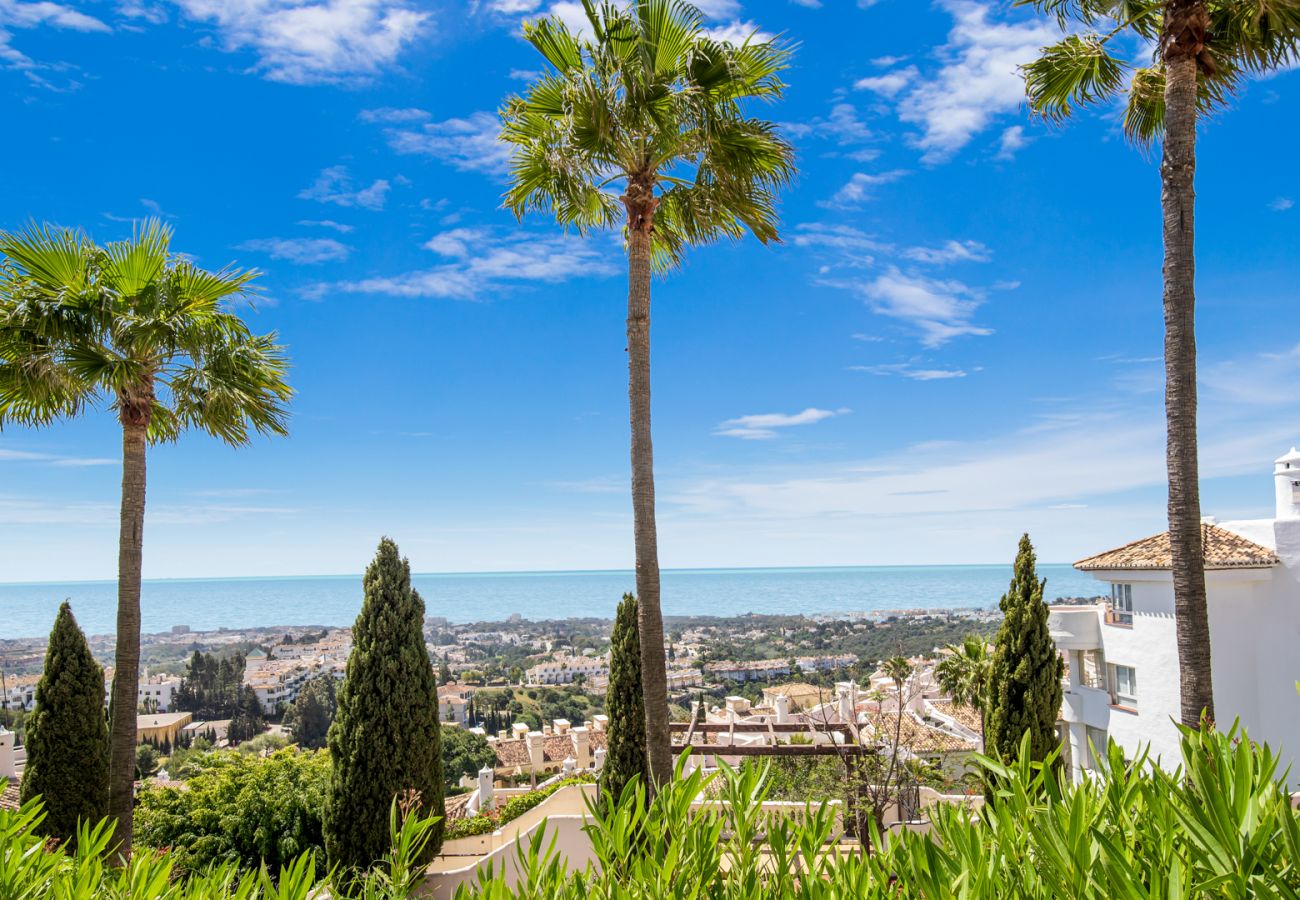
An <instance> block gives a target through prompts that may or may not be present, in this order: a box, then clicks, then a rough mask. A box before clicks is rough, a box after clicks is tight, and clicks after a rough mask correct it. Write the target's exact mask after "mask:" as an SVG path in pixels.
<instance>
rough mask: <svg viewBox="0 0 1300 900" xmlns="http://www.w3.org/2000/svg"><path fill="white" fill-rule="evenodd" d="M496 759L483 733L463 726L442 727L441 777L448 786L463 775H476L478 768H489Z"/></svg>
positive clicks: (471, 776) (494, 752)
mask: <svg viewBox="0 0 1300 900" xmlns="http://www.w3.org/2000/svg"><path fill="white" fill-rule="evenodd" d="M496 759H497V754H496V751H495V750H493V749H492V745H491V744H489V743H488V742H487V738H485V737H483V735H481V734H474V733H472V732H469V731H466V730H465V729H464V728H444V729H442V777H443V778H444V779H445V780H446V782H447V785H448V786H449V787H450V786H451V785H454V784H456V783H457V782H458V781H460V779H461V776H463V775H468V776H469V777H470V778H474V777H476V776H477V775H478V773H479V770H480V769H483V768H490V767H491V766H492V765H494V764H495V763H496Z"/></svg>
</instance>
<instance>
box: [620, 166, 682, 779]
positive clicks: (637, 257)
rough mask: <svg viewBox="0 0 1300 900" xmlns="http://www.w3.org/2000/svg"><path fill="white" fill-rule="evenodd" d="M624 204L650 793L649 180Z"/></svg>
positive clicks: (664, 676)
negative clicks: (626, 233)
mask: <svg viewBox="0 0 1300 900" xmlns="http://www.w3.org/2000/svg"><path fill="white" fill-rule="evenodd" d="M623 202H624V204H625V205H626V207H627V211H628V290H627V373H628V378H627V394H628V405H629V408H630V416H631V423H632V525H633V532H634V538H635V543H636V595H637V632H638V636H639V637H640V639H641V686H642V691H643V694H644V697H645V719H646V727H645V736H646V758H647V761H648V762H649V764H650V780H651V781H652V782H653V784H652V785H651V786H650V787H651V789H653V787H654V785H658V784H664V783H666V782H667V781H668V780H669V779H670V778H671V777H672V768H673V756H672V746H671V738H670V735H669V731H668V672H667V661H666V660H665V658H664V619H663V612H662V611H661V609H660V607H659V540H658V533H657V531H656V528H655V475H654V448H653V445H652V442H651V439H650V235H651V231H652V229H653V227H654V226H653V223H654V208H655V205H656V203H657V201H656V200H655V198H654V183H653V181H650V182H636V181H634V182H632V183H629V185H628V189H627V194H626V195H625V196H624V198H623Z"/></svg>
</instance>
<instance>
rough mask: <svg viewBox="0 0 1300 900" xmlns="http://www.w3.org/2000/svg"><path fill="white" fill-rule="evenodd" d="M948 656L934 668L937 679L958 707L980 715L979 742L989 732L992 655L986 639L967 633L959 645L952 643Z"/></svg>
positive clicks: (948, 648) (948, 649) (948, 647)
mask: <svg viewBox="0 0 1300 900" xmlns="http://www.w3.org/2000/svg"><path fill="white" fill-rule="evenodd" d="M946 649H947V651H948V655H947V656H945V657H944V658H943V659H941V660H940V661H939V664H938V665H937V666H935V667H934V677H935V679H936V680H937V681H938V682H939V687H941V688H943V690H945V691H946V692H947V693H948V696H949V697H951V698H952V702H953V703H955V704H957V705H958V706H969V707H970V708H971V709H973V710H975V711H976V712H978V713H979V714H980V741H981V743H982V742H983V740H984V733H985V731H986V730H987V725H988V723H987V721H986V719H987V716H988V692H989V679H990V677H991V676H992V673H993V654H992V653H990V652H989V645H988V643H987V642H985V640H984V638H982V637H980V636H979V635H977V634H968V635H966V637H964V638H962V641H961V643H960V644H949V645H948V646H947V648H946Z"/></svg>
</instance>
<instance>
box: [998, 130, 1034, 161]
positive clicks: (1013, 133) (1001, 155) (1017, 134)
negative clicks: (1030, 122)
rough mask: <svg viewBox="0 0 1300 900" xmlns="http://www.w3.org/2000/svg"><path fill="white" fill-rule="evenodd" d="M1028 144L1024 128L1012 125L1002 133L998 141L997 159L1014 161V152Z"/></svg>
mask: <svg viewBox="0 0 1300 900" xmlns="http://www.w3.org/2000/svg"><path fill="white" fill-rule="evenodd" d="M1028 143H1029V138H1027V137H1025V126H1023V125H1012V126H1011V127H1010V128H1008V129H1006V130H1005V131H1003V132H1002V137H1001V139H999V141H998V156H997V158H998V159H1014V158H1015V156H1016V152H1017V151H1018V150H1020V148H1022V147H1024V146H1025V144H1028Z"/></svg>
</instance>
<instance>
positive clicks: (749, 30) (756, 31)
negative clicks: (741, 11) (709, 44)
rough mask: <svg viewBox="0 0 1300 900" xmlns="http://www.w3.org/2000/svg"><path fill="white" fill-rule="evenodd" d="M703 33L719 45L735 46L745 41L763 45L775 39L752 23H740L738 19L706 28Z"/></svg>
mask: <svg viewBox="0 0 1300 900" xmlns="http://www.w3.org/2000/svg"><path fill="white" fill-rule="evenodd" d="M704 33H705V34H707V35H708V36H709V37H711V38H713V40H715V41H718V42H720V43H726V44H736V45H737V46H739V45H741V44H743V43H745V42H746V41H749V42H750V43H751V44H764V43H767V42H769V41H771V40H773V38H774V37H775V35H773V34H772V33H771V32H769V31H763V30H762V29H761V28H759V27H758V25H756V24H754V23H753V22H749V21H745V22H742V21H740V20H739V19H733V20H732V21H730V22H729V23H727V24H726V25H716V26H714V27H712V28H706V29H704Z"/></svg>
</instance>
